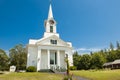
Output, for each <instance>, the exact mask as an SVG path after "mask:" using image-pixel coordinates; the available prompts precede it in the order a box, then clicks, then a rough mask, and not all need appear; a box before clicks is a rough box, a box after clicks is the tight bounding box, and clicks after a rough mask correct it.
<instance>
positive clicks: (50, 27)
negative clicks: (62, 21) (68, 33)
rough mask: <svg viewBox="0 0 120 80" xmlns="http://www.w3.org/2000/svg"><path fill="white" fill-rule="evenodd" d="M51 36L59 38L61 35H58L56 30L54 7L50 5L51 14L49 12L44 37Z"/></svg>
mask: <svg viewBox="0 0 120 80" xmlns="http://www.w3.org/2000/svg"><path fill="white" fill-rule="evenodd" d="M51 35H56V36H58V37H59V34H58V33H57V28H56V21H55V20H54V17H53V12H52V5H51V3H50V6H49V12H48V19H47V20H45V33H44V37H49V36H51Z"/></svg>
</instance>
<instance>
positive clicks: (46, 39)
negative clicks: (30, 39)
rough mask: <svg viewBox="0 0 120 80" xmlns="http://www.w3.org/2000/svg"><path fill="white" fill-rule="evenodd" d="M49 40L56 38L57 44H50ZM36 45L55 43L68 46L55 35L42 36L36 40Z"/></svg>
mask: <svg viewBox="0 0 120 80" xmlns="http://www.w3.org/2000/svg"><path fill="white" fill-rule="evenodd" d="M51 40H57V44H51ZM36 44H37V45H56V46H69V44H67V42H65V41H63V40H62V39H60V38H59V37H58V36H56V35H52V36H50V37H47V38H43V39H41V40H40V41H39V40H38V42H36Z"/></svg>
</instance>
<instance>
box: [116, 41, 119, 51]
mask: <svg viewBox="0 0 120 80" xmlns="http://www.w3.org/2000/svg"><path fill="white" fill-rule="evenodd" d="M116 45H117V50H120V43H119V42H118V41H117V42H116Z"/></svg>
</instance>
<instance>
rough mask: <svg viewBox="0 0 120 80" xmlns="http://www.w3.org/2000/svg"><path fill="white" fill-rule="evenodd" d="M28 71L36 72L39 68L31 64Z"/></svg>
mask: <svg viewBox="0 0 120 80" xmlns="http://www.w3.org/2000/svg"><path fill="white" fill-rule="evenodd" d="M26 71H27V72H36V71H37V69H36V67H34V66H29V67H28V68H27V69H26Z"/></svg>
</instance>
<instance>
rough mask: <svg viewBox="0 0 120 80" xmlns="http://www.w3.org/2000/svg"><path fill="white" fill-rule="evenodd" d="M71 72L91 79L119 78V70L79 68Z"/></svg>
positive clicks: (119, 79) (117, 79) (118, 79)
mask: <svg viewBox="0 0 120 80" xmlns="http://www.w3.org/2000/svg"><path fill="white" fill-rule="evenodd" d="M71 73H73V74H74V75H78V76H82V77H85V78H89V79H91V80H120V70H99V71H95V70H87V71H85V70H81V71H71Z"/></svg>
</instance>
